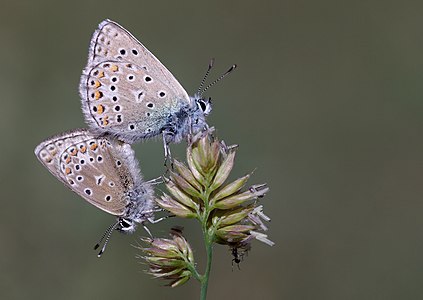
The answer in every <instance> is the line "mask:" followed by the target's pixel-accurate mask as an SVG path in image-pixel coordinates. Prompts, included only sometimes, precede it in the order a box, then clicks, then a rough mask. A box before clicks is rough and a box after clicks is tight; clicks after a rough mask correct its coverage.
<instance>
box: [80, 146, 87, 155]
mask: <svg viewBox="0 0 423 300" xmlns="http://www.w3.org/2000/svg"><path fill="white" fill-rule="evenodd" d="M79 151H81V153H85V151H87V147H85V146H82V147H81V149H80V150H79Z"/></svg>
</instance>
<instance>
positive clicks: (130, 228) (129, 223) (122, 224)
mask: <svg viewBox="0 0 423 300" xmlns="http://www.w3.org/2000/svg"><path fill="white" fill-rule="evenodd" d="M136 226H137V225H136V223H135V221H134V220H132V219H129V218H119V220H118V226H117V228H116V229H117V230H118V231H120V232H123V233H133V232H134V231H135V228H136Z"/></svg>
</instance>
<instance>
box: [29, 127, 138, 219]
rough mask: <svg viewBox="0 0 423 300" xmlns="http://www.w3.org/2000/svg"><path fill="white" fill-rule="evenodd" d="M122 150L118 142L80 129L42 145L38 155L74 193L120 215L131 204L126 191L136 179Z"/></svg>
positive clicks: (37, 151) (37, 152)
mask: <svg viewBox="0 0 423 300" xmlns="http://www.w3.org/2000/svg"><path fill="white" fill-rule="evenodd" d="M51 145H55V146H56V147H55V149H53V147H51ZM119 147H122V146H121V145H120V144H119V143H117V142H114V141H109V140H108V139H106V138H96V137H94V136H93V135H92V134H90V133H88V132H87V131H83V130H82V131H81V130H80V131H78V132H73V133H70V134H69V133H66V134H64V135H59V136H55V137H53V138H51V139H49V140H47V141H45V142H43V143H41V144H40V145H39V146H38V147H37V148H36V155H37V157H38V159H39V160H40V161H41V162H42V163H43V164H44V165H45V166H46V167H47V169H49V171H50V172H51V173H52V174H53V175H54V176H55V177H57V178H58V179H60V180H61V181H63V182H64V183H65V185H66V186H68V187H69V188H70V189H71V190H72V191H74V192H75V193H77V194H78V195H80V196H81V197H83V198H84V199H85V200H87V201H88V202H89V203H91V204H93V205H94V206H96V207H98V208H100V209H102V210H104V211H106V212H108V213H110V214H113V215H117V216H120V215H123V214H124V212H125V209H126V205H127V204H128V201H129V198H128V196H127V192H128V191H129V190H131V189H133V185H134V178H133V175H132V174H131V172H130V170H129V168H128V167H129V166H128V165H127V163H126V160H127V157H121V156H123V155H121V153H122V151H121V150H120V148H119ZM132 154H133V153H132Z"/></svg>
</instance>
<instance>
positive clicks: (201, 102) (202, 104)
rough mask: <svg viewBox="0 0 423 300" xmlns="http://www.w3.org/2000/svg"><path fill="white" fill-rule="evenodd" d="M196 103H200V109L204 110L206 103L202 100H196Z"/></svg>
mask: <svg viewBox="0 0 423 300" xmlns="http://www.w3.org/2000/svg"><path fill="white" fill-rule="evenodd" d="M198 103H199V104H200V108H201V110H202V111H206V109H207V105H206V103H204V101H202V100H200V101H198Z"/></svg>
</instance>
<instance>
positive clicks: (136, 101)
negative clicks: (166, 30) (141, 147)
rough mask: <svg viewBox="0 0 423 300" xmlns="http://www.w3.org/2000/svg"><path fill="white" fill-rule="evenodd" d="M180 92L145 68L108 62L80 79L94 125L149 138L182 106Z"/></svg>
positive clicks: (119, 132) (87, 113)
mask: <svg viewBox="0 0 423 300" xmlns="http://www.w3.org/2000/svg"><path fill="white" fill-rule="evenodd" d="M177 92H178V91H177V90H174V89H172V87H171V86H167V85H166V84H165V83H164V82H163V81H162V78H160V77H155V76H154V75H151V73H150V72H148V69H147V70H146V69H145V68H144V67H139V66H138V65H135V64H133V63H126V62H118V61H106V62H102V63H99V64H97V65H96V66H93V67H92V68H91V70H90V71H89V72H88V73H87V75H85V76H83V79H82V80H81V97H82V107H83V111H84V114H85V118H86V120H87V121H88V122H89V123H90V125H91V126H93V127H94V128H99V129H101V130H103V131H108V132H112V133H115V134H117V135H119V134H128V135H136V136H137V137H141V138H144V137H147V136H154V135H157V134H159V130H160V129H161V128H162V127H163V126H164V125H165V124H166V122H167V118H168V117H169V115H173V114H175V113H176V112H178V111H179V110H180V109H181V106H182V105H184V103H185V102H184V101H180V99H181V98H180V97H182V96H181V95H179V96H178V95H177V94H176V93H177Z"/></svg>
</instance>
